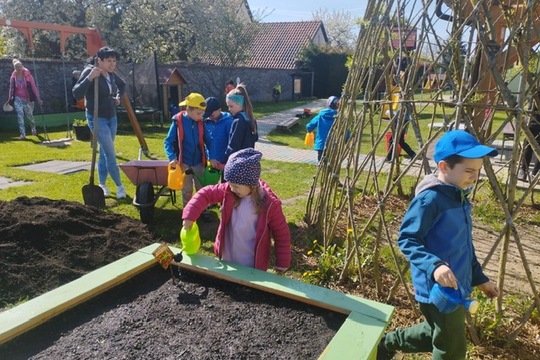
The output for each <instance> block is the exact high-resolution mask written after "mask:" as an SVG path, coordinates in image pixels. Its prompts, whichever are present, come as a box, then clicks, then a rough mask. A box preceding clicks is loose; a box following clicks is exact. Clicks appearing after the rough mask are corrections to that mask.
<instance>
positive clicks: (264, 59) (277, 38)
mask: <svg viewBox="0 0 540 360" xmlns="http://www.w3.org/2000/svg"><path fill="white" fill-rule="evenodd" d="M260 26H261V27H262V28H261V31H259V32H258V34H257V35H256V36H255V39H254V41H253V48H252V53H253V56H252V58H251V59H250V60H248V61H247V62H246V63H245V64H243V66H246V67H252V68H263V69H291V70H292V69H295V64H294V63H295V60H297V58H298V54H299V53H300V52H301V51H302V49H304V48H305V47H306V46H308V45H309V44H310V43H312V42H314V43H316V44H321V43H328V37H327V36H326V31H325V30H324V26H323V23H322V21H297V22H274V23H261V24H260Z"/></svg>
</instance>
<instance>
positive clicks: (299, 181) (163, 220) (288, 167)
mask: <svg viewBox="0 0 540 360" xmlns="http://www.w3.org/2000/svg"><path fill="white" fill-rule="evenodd" d="M304 103H305V101H296V102H292V101H281V102H279V103H265V104H255V105H254V107H255V108H256V109H257V112H256V114H257V115H256V116H257V117H262V116H264V115H267V114H270V113H273V112H276V111H280V110H283V109H288V108H292V107H297V106H301V105H303V104H304ZM38 125H39V122H38ZM140 125H141V128H142V130H143V133H144V137H145V140H146V143H147V145H148V149H149V152H150V153H151V154H152V156H153V157H155V158H157V159H160V160H166V157H165V152H164V149H163V139H164V138H165V136H166V134H167V131H168V121H166V124H165V125H164V126H163V128H161V127H160V126H159V125H158V126H152V124H151V123H145V122H141V124H140ZM38 130H39V131H40V132H42V131H43V129H42V127H41V126H38ZM66 135H67V134H66V129H65V127H61V128H54V129H48V137H49V138H50V140H53V141H54V140H57V139H62V138H65V137H66ZM72 135H73V136H74V134H72ZM43 140H46V138H45V137H44V136H43V134H41V135H39V137H35V136H28V138H27V140H24V141H21V140H19V134H18V131H11V132H3V133H0V144H1V147H2V156H1V157H0V176H3V177H7V178H10V179H11V180H13V181H25V182H28V185H24V186H15V187H10V188H8V189H4V190H0V200H4V201H9V200H12V199H15V198H17V197H20V196H28V197H36V196H40V197H45V198H49V199H53V200H59V199H63V200H68V201H76V202H81V203H83V197H82V187H83V186H84V185H86V184H88V182H89V172H88V171H81V172H77V173H74V174H71V175H59V174H54V173H47V172H35V171H28V170H23V169H19V168H17V167H19V166H22V165H29V164H34V163H41V162H46V161H51V160H65V161H90V160H91V157H92V151H91V143H90V142H82V141H72V142H71V143H70V145H69V146H65V147H52V146H45V145H42V144H41V143H42V141H43ZM115 146H116V151H117V160H118V163H124V162H128V161H130V160H135V159H137V157H138V153H139V148H140V144H139V142H138V140H137V137H136V136H135V135H134V132H133V129H132V128H131V125H130V123H129V121H128V120H121V121H120V125H119V130H118V135H117V138H116V140H115ZM144 159H145V157H143V160H144ZM262 167H263V175H262V177H263V178H264V179H265V180H266V181H267V182H268V183H269V184H270V186H271V187H272V189H273V190H274V191H275V192H276V193H277V194H278V196H280V198H281V199H282V200H283V201H287V199H296V198H300V200H298V201H296V200H295V201H290V202H288V204H287V206H284V211H285V213H286V216H287V219H288V221H289V222H290V223H291V224H294V223H295V222H297V221H298V220H300V219H301V218H302V217H303V214H304V211H305V198H306V197H307V195H306V193H307V192H308V191H309V187H310V185H311V182H312V179H313V174H314V172H315V168H314V166H313V165H308V164H291V163H284V162H275V161H267V160H263V161H262ZM291 174H294V176H291ZM121 176H122V180H123V182H124V185H125V186H126V190H127V194H128V198H127V199H125V200H120V201H117V200H116V199H114V197H113V198H107V200H106V201H107V209H106V211H111V212H115V213H120V214H123V215H126V216H130V217H132V218H136V219H139V213H138V209H137V208H136V207H135V206H133V205H132V204H131V201H132V198H133V196H134V194H135V190H136V186H135V185H134V184H132V183H131V181H130V180H129V179H128V177H127V176H126V175H125V174H124V173H123V172H122V171H121ZM96 179H97V174H96ZM96 183H97V180H96ZM107 185H108V186H109V187H110V189H111V191H112V193H113V195H114V193H115V190H116V189H115V186H114V184H113V183H112V180H111V179H110V178H109V179H108V181H107ZM156 190H157V189H156ZM164 194H165V195H167V194H168V191H167V190H166V191H164ZM177 197H178V198H177V202H176V204H172V202H171V198H170V197H169V196H163V197H160V198H159V199H158V200H157V203H156V206H155V213H154V223H153V224H151V225H150V227H151V228H152V229H153V231H154V232H155V233H157V234H158V235H160V236H162V237H163V239H164V240H165V241H169V242H174V241H176V239H177V236H178V232H179V230H180V225H181V196H180V194H178V196H177ZM201 233H202V235H203V236H204V231H203V230H202V229H201ZM208 235H210V234H208Z"/></svg>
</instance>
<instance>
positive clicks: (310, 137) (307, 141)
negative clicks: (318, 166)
mask: <svg viewBox="0 0 540 360" xmlns="http://www.w3.org/2000/svg"><path fill="white" fill-rule="evenodd" d="M314 143H315V134H313V132H308V133H307V134H306V137H305V138H304V145H306V146H313V144H314Z"/></svg>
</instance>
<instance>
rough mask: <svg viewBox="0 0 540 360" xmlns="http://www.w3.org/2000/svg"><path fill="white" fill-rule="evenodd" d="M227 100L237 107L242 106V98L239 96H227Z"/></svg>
mask: <svg viewBox="0 0 540 360" xmlns="http://www.w3.org/2000/svg"><path fill="white" fill-rule="evenodd" d="M227 99H229V100H231V101H234V102H235V103H237V104H238V105H242V106H244V96H243V95H239V94H231V95H227Z"/></svg>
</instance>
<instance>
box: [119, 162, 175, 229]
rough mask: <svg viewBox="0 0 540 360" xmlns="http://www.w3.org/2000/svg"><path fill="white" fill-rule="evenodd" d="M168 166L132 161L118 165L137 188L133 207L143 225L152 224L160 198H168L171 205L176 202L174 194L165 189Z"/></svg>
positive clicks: (159, 163)
mask: <svg viewBox="0 0 540 360" xmlns="http://www.w3.org/2000/svg"><path fill="white" fill-rule="evenodd" d="M168 164H169V162H168V161H166V160H132V161H128V162H127V163H124V164H119V165H118V166H120V168H121V169H122V171H123V172H124V173H125V174H126V176H127V177H128V178H129V180H131V182H132V183H133V185H136V186H137V188H136V191H135V197H134V198H133V205H135V207H137V209H138V210H139V214H140V216H141V221H142V222H143V223H144V224H148V223H150V222H152V219H153V218H154V207H155V205H156V202H157V200H158V199H159V197H160V196H169V197H170V198H171V202H172V203H173V204H174V203H175V202H176V192H175V191H173V190H170V189H169V188H168V187H167V176H168V169H167V166H168Z"/></svg>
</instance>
